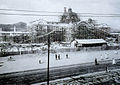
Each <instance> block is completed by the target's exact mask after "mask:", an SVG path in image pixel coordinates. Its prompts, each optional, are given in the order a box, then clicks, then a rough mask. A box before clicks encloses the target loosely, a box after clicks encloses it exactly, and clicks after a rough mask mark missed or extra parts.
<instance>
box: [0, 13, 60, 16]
mask: <svg viewBox="0 0 120 85" xmlns="http://www.w3.org/2000/svg"><path fill="white" fill-rule="evenodd" d="M0 15H20V16H61V15H40V14H15V13H0Z"/></svg>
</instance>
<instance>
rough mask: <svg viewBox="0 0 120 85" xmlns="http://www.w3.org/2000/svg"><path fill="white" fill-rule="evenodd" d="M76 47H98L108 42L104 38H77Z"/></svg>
mask: <svg viewBox="0 0 120 85" xmlns="http://www.w3.org/2000/svg"><path fill="white" fill-rule="evenodd" d="M75 41H76V43H75V45H76V47H97V46H106V45H107V42H106V41H105V40H103V39H76V40H75Z"/></svg>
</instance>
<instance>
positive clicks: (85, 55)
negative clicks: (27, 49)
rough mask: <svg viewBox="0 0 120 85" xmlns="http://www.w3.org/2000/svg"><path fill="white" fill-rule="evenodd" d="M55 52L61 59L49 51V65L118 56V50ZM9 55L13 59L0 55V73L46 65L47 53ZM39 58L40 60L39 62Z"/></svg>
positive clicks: (40, 67)
mask: <svg viewBox="0 0 120 85" xmlns="http://www.w3.org/2000/svg"><path fill="white" fill-rule="evenodd" d="M56 54H57V55H59V54H60V57H61V59H60V60H56V58H55V54H52V53H50V67H56V66H64V65H72V64H81V63H88V62H94V60H95V58H97V59H98V61H101V60H109V59H110V60H111V59H113V58H114V59H119V58H120V50H105V51H77V52H64V53H56ZM66 54H68V59H67V58H66ZM11 57H12V58H13V59H9V58H10V56H8V57H0V65H3V66H1V67H0V74H2V73H10V72H17V71H25V70H33V69H42V68H46V67H47V53H46V54H42V53H41V54H39V53H37V54H24V55H15V56H11ZM39 60H41V64H40V63H39Z"/></svg>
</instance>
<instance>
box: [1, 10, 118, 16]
mask: <svg viewBox="0 0 120 85" xmlns="http://www.w3.org/2000/svg"><path fill="white" fill-rule="evenodd" d="M0 10H2V11H19V12H35V13H64V12H50V11H38V10H35V11H33V10H23V9H0ZM77 14H84V15H120V14H113V13H77Z"/></svg>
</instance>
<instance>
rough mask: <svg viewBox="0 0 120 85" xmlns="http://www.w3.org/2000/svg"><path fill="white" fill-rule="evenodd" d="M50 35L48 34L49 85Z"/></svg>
mask: <svg viewBox="0 0 120 85" xmlns="http://www.w3.org/2000/svg"><path fill="white" fill-rule="evenodd" d="M49 61H50V35H48V64H47V85H49Z"/></svg>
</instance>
